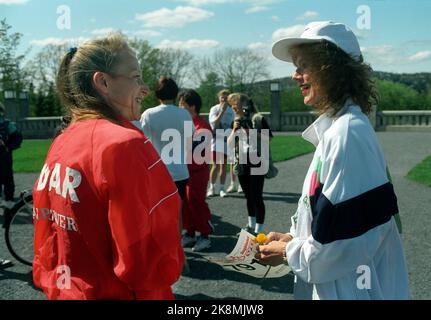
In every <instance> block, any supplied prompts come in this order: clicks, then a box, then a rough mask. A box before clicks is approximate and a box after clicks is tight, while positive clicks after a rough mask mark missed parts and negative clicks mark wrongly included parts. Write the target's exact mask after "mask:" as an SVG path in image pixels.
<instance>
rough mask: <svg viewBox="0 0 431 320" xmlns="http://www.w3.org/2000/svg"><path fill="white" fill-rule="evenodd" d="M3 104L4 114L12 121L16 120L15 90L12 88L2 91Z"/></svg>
mask: <svg viewBox="0 0 431 320" xmlns="http://www.w3.org/2000/svg"><path fill="white" fill-rule="evenodd" d="M4 100H5V101H4V106H5V108H6V115H7V117H8V118H9V119H11V120H12V121H16V118H17V102H16V92H15V91H13V90H5V91H4Z"/></svg>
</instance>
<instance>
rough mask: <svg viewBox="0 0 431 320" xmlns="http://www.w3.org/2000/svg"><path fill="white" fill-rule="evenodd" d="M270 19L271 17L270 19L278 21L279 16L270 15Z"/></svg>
mask: <svg viewBox="0 0 431 320" xmlns="http://www.w3.org/2000/svg"><path fill="white" fill-rule="evenodd" d="M271 19H272V21H275V22H277V21H280V17H279V16H272V17H271Z"/></svg>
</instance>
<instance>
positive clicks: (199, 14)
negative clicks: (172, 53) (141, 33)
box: [135, 7, 214, 28]
mask: <svg viewBox="0 0 431 320" xmlns="http://www.w3.org/2000/svg"><path fill="white" fill-rule="evenodd" d="M213 15H214V13H212V12H210V11H206V10H203V9H199V8H193V7H176V8H175V9H174V10H172V9H167V8H162V9H159V10H156V11H151V12H147V13H143V14H137V15H136V17H135V19H136V20H138V21H143V22H144V26H145V27H149V28H152V27H165V28H175V27H177V28H178V27H183V26H185V25H186V24H187V23H191V22H196V21H201V20H204V19H208V18H210V17H212V16H213Z"/></svg>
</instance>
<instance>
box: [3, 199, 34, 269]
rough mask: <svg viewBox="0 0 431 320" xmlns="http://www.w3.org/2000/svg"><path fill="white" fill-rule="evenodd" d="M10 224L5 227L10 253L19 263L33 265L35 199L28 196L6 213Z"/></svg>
mask: <svg viewBox="0 0 431 320" xmlns="http://www.w3.org/2000/svg"><path fill="white" fill-rule="evenodd" d="M5 214H6V215H8V216H9V217H8V218H9V223H7V224H6V227H5V229H6V230H5V238H6V239H5V240H6V245H7V247H8V249H9V251H10V253H11V254H12V255H13V256H14V258H15V259H17V260H18V261H19V262H21V263H24V264H26V265H28V266H31V265H32V264H33V235H34V227H33V197H32V195H31V194H27V195H25V196H23V197H22V198H21V200H20V201H18V202H17V203H16V204H15V205H14V206H13V207H12V209H10V210H9V211H8V212H7V213H5Z"/></svg>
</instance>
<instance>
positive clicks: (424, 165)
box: [407, 156, 431, 187]
mask: <svg viewBox="0 0 431 320" xmlns="http://www.w3.org/2000/svg"><path fill="white" fill-rule="evenodd" d="M407 178H409V179H410V180H413V181H416V182H419V183H422V184H424V185H426V186H428V187H431V156H429V157H427V158H425V159H424V160H423V161H422V162H421V163H419V164H418V165H417V166H416V167H414V168H413V169H412V170H410V172H409V173H408V174H407Z"/></svg>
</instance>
